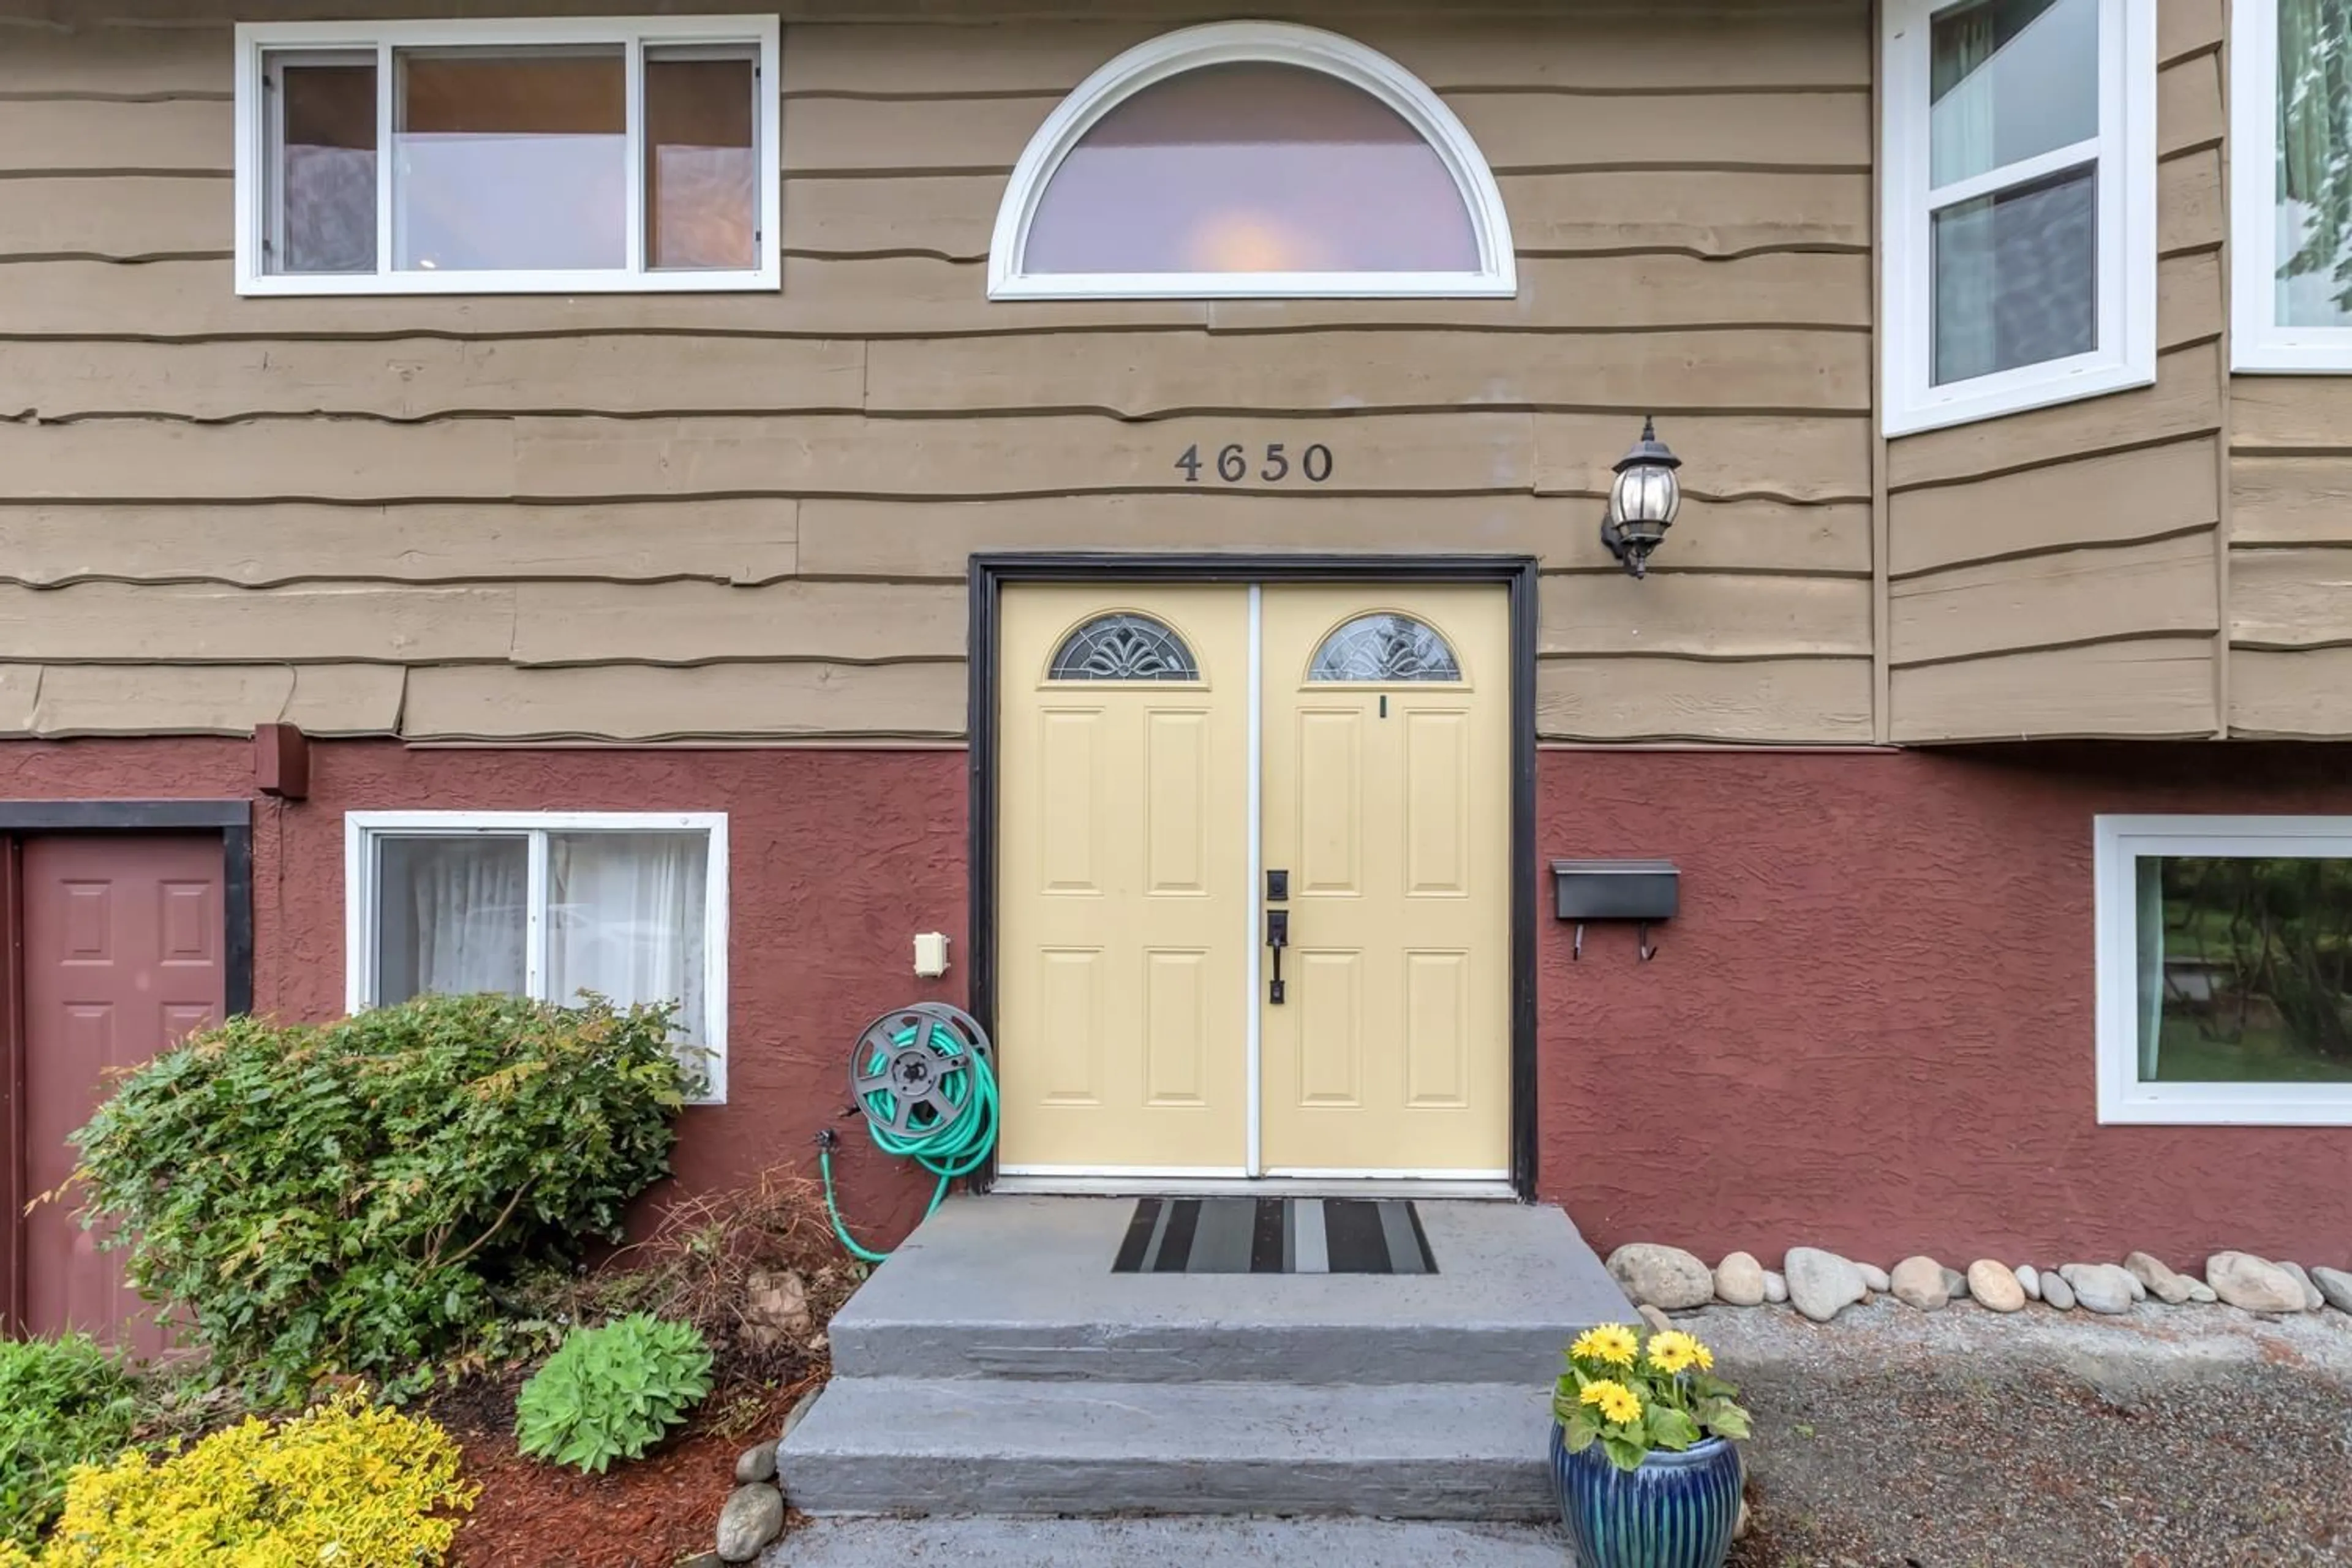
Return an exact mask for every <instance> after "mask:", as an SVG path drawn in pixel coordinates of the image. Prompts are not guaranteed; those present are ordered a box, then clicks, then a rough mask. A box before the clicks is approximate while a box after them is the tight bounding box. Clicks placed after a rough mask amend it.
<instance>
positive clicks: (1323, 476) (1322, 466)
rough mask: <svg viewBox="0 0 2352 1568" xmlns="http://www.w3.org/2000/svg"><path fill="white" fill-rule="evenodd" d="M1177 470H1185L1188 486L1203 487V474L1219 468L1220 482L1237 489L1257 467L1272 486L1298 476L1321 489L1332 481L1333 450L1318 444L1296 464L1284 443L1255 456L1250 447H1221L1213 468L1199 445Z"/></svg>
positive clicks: (1189, 449) (1181, 460)
mask: <svg viewBox="0 0 2352 1568" xmlns="http://www.w3.org/2000/svg"><path fill="white" fill-rule="evenodd" d="M1175 466H1176V467H1177V468H1181V470H1183V474H1184V482H1185V483H1186V484H1188V485H1197V484H1199V483H1200V482H1201V470H1202V468H1208V467H1213V468H1215V470H1216V475H1217V478H1218V479H1223V481H1224V482H1225V483H1227V484H1229V485H1237V484H1240V483H1241V482H1242V481H1243V480H1244V479H1248V478H1249V477H1250V470H1251V468H1252V467H1253V466H1255V468H1256V470H1257V477H1258V478H1259V479H1261V480H1263V481H1265V483H1267V484H1269V485H1278V484H1281V483H1282V482H1283V481H1284V480H1286V479H1291V478H1293V477H1294V476H1296V477H1301V478H1304V479H1306V480H1307V483H1308V484H1310V485H1319V484H1322V483H1323V482H1324V481H1326V480H1327V479H1330V477H1331V448H1330V447H1326V446H1324V445H1323V444H1322V443H1321V442H1319V441H1318V442H1317V443H1316V444H1315V445H1314V446H1312V447H1307V450H1305V451H1304V452H1301V453H1299V454H1298V457H1297V460H1296V461H1295V462H1294V461H1293V460H1292V458H1291V456H1290V449H1289V447H1287V446H1286V444H1285V443H1283V442H1280V441H1269V442H1267V443H1266V444H1265V447H1262V448H1261V449H1260V450H1259V451H1258V452H1256V453H1255V454H1254V453H1252V452H1251V450H1250V448H1249V447H1245V446H1244V445H1243V444H1242V443H1241V442H1239V441H1235V442H1233V443H1232V444H1231V445H1229V446H1225V447H1220V448H1219V449H1218V451H1217V457H1216V461H1215V463H1214V464H1213V465H1212V464H1210V463H1209V462H1208V461H1207V459H1205V458H1202V456H1201V447H1200V444H1199V443H1198V442H1195V443H1193V444H1192V446H1190V447H1185V448H1184V455H1183V456H1182V457H1181V458H1177V459H1176V465H1175Z"/></svg>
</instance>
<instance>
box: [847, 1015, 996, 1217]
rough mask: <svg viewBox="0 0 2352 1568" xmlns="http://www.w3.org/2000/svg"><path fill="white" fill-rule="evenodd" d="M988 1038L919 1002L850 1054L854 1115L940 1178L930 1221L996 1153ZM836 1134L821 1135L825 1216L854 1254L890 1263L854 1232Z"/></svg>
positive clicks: (880, 1024) (863, 1038) (895, 1153)
mask: <svg viewBox="0 0 2352 1568" xmlns="http://www.w3.org/2000/svg"><path fill="white" fill-rule="evenodd" d="M989 1054H990V1053H989V1043H988V1036H987V1034H986V1032H985V1031H983V1030H982V1028H981V1026H980V1025H979V1023H978V1022H977V1021H976V1020H975V1019H973V1017H972V1016H971V1014H969V1013H966V1012H963V1011H961V1009H959V1008H955V1007H950V1006H949V1005H947V1004H945V1003H943V1002H918V1003H915V1004H914V1005H911V1006H907V1007H901V1008H899V1009H898V1011H896V1012H892V1013H885V1014H884V1015H883V1016H880V1017H879V1018H877V1019H875V1020H874V1022H872V1023H871V1024H868V1025H867V1026H866V1028H865V1031H864V1032H863V1033H861V1034H860V1035H859V1036H858V1037H857V1043H856V1045H855V1046H854V1047H851V1049H850V1057H849V1091H850V1093H851V1094H852V1095H853V1096H854V1097H855V1098H856V1105H855V1106H854V1108H853V1109H855V1110H857V1111H859V1112H860V1113H862V1114H863V1115H864V1116H865V1118H866V1136H867V1137H869V1138H871V1139H872V1140H873V1141H874V1146H875V1147H876V1148H877V1149H879V1150H881V1151H882V1152H884V1153H885V1154H888V1155H891V1156H892V1157H894V1158H897V1159H902V1160H912V1161H914V1162H915V1163H917V1164H919V1165H920V1166H921V1167H922V1168H923V1169H924V1170H926V1171H929V1172H930V1173H931V1174H933V1175H935V1176H937V1177H938V1178H939V1179H940V1183H939V1185H938V1186H937V1187H936V1188H934V1189H933V1190H932V1192H931V1201H930V1205H929V1207H927V1208H925V1209H924V1210H923V1217H924V1218H925V1219H929V1217H930V1216H931V1215H933V1214H934V1213H936V1212H937V1211H938V1209H939V1206H940V1201H941V1200H942V1199H944V1198H945V1197H946V1196H947V1195H948V1184H949V1183H950V1182H952V1181H954V1180H955V1179H956V1178H957V1177H958V1176H969V1175H970V1174H971V1173H973V1172H974V1171H977V1170H979V1169H980V1167H981V1165H982V1163H983V1162H984V1161H986V1160H987V1158H988V1153H989V1151H990V1150H991V1149H992V1148H994V1147H995V1146H996V1069H995V1068H994V1067H993V1066H992V1065H991V1063H990V1060H989ZM835 1142H836V1140H835V1136H834V1132H833V1129H831V1128H829V1127H828V1128H826V1129H825V1130H824V1131H823V1132H821V1133H819V1134H818V1135H817V1169H818V1171H819V1172H820V1173H822V1174H823V1176H824V1206H825V1212H826V1213H827V1214H829V1215H832V1216H833V1234H834V1235H835V1236H837V1237H840V1238H841V1245H842V1246H844V1247H847V1248H848V1249H849V1251H850V1255H851V1256H852V1257H855V1258H863V1259H865V1260H866V1262H868V1263H879V1262H881V1261H882V1260H883V1259H885V1258H888V1257H889V1256H890V1255H889V1254H888V1253H887V1252H877V1251H876V1250H874V1249H873V1248H872V1247H866V1246H864V1245H862V1244H861V1243H859V1242H858V1240H857V1239H856V1237H853V1236H851V1235H850V1234H849V1226H848V1225H847V1223H846V1222H845V1221H844V1220H843V1218H842V1217H841V1204H840V1200H839V1199H838V1198H837V1197H836V1196H835V1194H834V1187H833V1150H834V1144H835Z"/></svg>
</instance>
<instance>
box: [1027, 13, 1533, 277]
mask: <svg viewBox="0 0 2352 1568" xmlns="http://www.w3.org/2000/svg"><path fill="white" fill-rule="evenodd" d="M1240 63H1258V64H1271V65H1286V66H1297V67H1300V68H1304V69H1307V70H1314V71H1321V72H1322V73H1323V74H1324V75H1326V76H1330V77H1336V78H1338V79H1339V80H1341V81H1344V82H1347V83H1349V84H1350V85H1351V86H1354V87H1357V88H1360V89H1362V90H1363V91H1365V92H1368V93H1370V94H1371V95H1372V97H1374V98H1376V99H1378V100H1380V101H1381V102H1382V103H1384V104H1386V105H1388V107H1389V108H1391V109H1392V110H1395V111H1396V112H1397V113H1398V114H1399V115H1401V116H1402V117H1403V119H1404V121H1405V123H1406V124H1408V125H1410V126H1412V129H1413V130H1414V131H1415V132H1418V133H1419V134H1420V136H1421V138H1422V139H1423V141H1424V142H1427V143H1428V144H1429V145H1430V147H1431V148H1432V149H1433V151H1434V152H1435V153H1437V155H1438V157H1439V159H1440V160H1442V161H1443V162H1444V165H1445V170H1446V173H1447V174H1451V175H1452V176H1453V178H1454V188H1455V189H1456V190H1458V191H1460V192H1461V194H1462V201H1463V205H1465V206H1466V207H1467V208H1468V209H1469V212H1470V225H1471V228H1472V231H1473V232H1474V233H1475V236H1476V238H1477V242H1478V269H1477V270H1476V271H1475V272H1102V273H1088V272H1060V273H1036V274H1031V273H1027V272H1024V270H1023V269H1022V268H1023V263H1022V257H1023V252H1024V248H1025V247H1026V246H1027V244H1028V241H1029V225H1030V221H1031V220H1032V219H1033V218H1034V217H1035V216H1036V212H1037V203H1038V201H1039V199H1040V198H1042V197H1043V196H1044V195H1045V187H1046V186H1047V185H1048V184H1051V183H1052V181H1053V178H1054V175H1055V173H1056V172H1057V171H1058V170H1059V169H1060V168H1061V166H1062V160H1063V159H1064V158H1066V157H1067V156H1068V155H1069V153H1070V150H1071V149H1072V148H1073V147H1076V145H1077V144H1078V142H1080V141H1081V140H1082V139H1084V137H1085V136H1086V134H1087V132H1089V131H1091V130H1093V129H1094V127H1095V125H1096V124H1097V122H1098V121H1101V119H1102V118H1103V116H1105V115H1107V114H1108V113H1109V112H1110V111H1111V110H1114V109H1117V108H1118V106H1119V105H1120V104H1122V103H1124V102H1126V101H1127V100H1129V99H1130V98H1132V97H1134V96H1135V95H1136V94H1137V93H1139V92H1141V91H1142V90H1143V89H1146V88H1148V87H1151V86H1153V85H1154V84H1156V83H1159V82H1162V81H1166V80H1167V79H1169V78H1171V77H1175V76H1181V75H1182V74H1183V73H1184V72H1186V71H1190V70H1197V69H1200V68H1202V67H1204V66H1215V65H1233V64H1240ZM1518 291H1519V280H1518V260H1517V256H1516V254H1515V253H1514V252H1513V250H1512V247H1511V220H1510V215H1509V214H1508V213H1507V212H1506V211H1505V210H1504V206H1503V192H1502V187H1501V186H1499V185H1497V184H1496V183H1495V175H1494V172H1493V171H1492V170H1491V169H1489V168H1488V167H1487V164H1486V157H1485V155H1484V154H1483V153H1480V152H1479V151H1478V143H1477V142H1476V140H1475V139H1474V138H1473V137H1472V136H1471V134H1470V132H1469V130H1468V128H1467V127H1465V125H1464V124H1463V123H1462V121H1461V120H1460V119H1459V118H1458V117H1456V116H1455V114H1454V111H1453V110H1451V109H1448V108H1447V107H1446V106H1445V102H1444V100H1442V99H1440V98H1439V97H1438V96H1437V95H1436V94H1435V93H1434V92H1432V91H1431V90H1430V89H1428V88H1427V87H1426V86H1424V85H1423V83H1422V81H1421V80H1420V79H1419V78H1417V77H1415V76H1414V75H1413V74H1412V72H1411V71H1408V70H1406V69H1405V68H1403V67H1402V66H1401V65H1399V64H1397V63H1396V61H1394V60H1392V59H1391V58H1388V57H1387V56H1386V55H1384V54H1381V52H1379V51H1378V50H1376V49H1370V48H1367V47H1364V46H1363V45H1361V44H1360V43H1357V42H1356V41H1355V40H1353V39H1352V38H1345V37H1340V36H1339V34H1337V33H1328V32H1325V31H1323V30H1322V29H1320V28H1318V27H1305V26H1297V24H1294V23H1289V22H1212V23H1208V24H1206V25H1204V26H1197V27H1185V28H1181V29H1179V30H1178V31H1176V32H1173V33H1168V34H1163V35H1162V36H1161V37H1157V38H1153V39H1151V40H1150V41H1149V42H1146V43H1142V44H1139V45H1137V46H1136V47H1134V48H1131V49H1129V50H1128V51H1127V52H1126V53H1125V54H1123V55H1121V56H1119V57H1118V58H1117V59H1114V60H1112V61H1111V62H1110V63H1109V64H1108V65H1106V66H1104V67H1103V68H1101V69H1100V70H1097V72H1095V73H1094V75H1092V76H1090V77H1088V78H1087V79H1086V80H1085V81H1083V82H1081V83H1079V84H1078V87H1077V89H1076V91H1074V92H1072V93H1071V94H1070V96H1069V97H1067V98H1066V99H1064V100H1062V101H1061V103H1060V104H1059V105H1058V106H1057V107H1056V108H1055V110H1054V112H1053V113H1052V114H1051V115H1049V116H1048V117H1047V118H1046V121H1045V124H1044V125H1042V126H1040V127H1039V128H1038V130H1037V133H1036V135H1035V136H1034V137H1032V138H1031V139H1030V142H1029V145H1028V147H1027V148H1026V149H1024V151H1023V153H1022V154H1021V161H1020V163H1017V164H1015V165H1014V167H1013V178H1012V181H1011V183H1010V184H1007V185H1006V186H1005V191H1004V201H1003V205H1001V206H1000V207H999V208H998V209H997V214H996V233H995V237H994V238H993V239H992V242H991V243H990V245H989V247H988V297H989V298H990V299H992V300H1103V299H1140V300H1240V299H1249V300H1304V299H1325V300H1328V299H1365V300H1382V299H1407V298H1412V297H1416V296H1440V297H1445V298H1456V299H1467V298H1488V297H1492V298H1502V299H1507V298H1510V297H1512V296H1515V295H1516V294H1517V293H1518Z"/></svg>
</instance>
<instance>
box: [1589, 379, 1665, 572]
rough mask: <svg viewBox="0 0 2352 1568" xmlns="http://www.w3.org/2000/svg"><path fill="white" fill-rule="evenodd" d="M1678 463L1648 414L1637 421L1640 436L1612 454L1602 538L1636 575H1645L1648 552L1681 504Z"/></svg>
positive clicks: (1661, 540) (1658, 541) (1660, 539)
mask: <svg viewBox="0 0 2352 1568" xmlns="http://www.w3.org/2000/svg"><path fill="white" fill-rule="evenodd" d="M1682 466H1683V460H1682V459H1681V458H1677V457H1675V454H1674V452H1673V450H1672V449H1671V448H1670V447H1667V445H1666V444H1665V443H1664V441H1661V440H1659V439H1658V427H1657V423H1656V421H1654V420H1652V419H1647V418H1644V419H1643V421H1642V438H1641V439H1640V440H1638V441H1636V442H1634V443H1633V450H1632V451H1630V452H1627V453H1626V454H1625V455H1624V456H1623V457H1622V458H1618V459H1617V478H1616V480H1615V482H1613V483H1612V484H1611V486H1610V487H1609V510H1608V511H1607V512H1606V513H1605V514H1604V515H1603V516H1602V517H1601V543H1602V544H1603V545H1605V546H1606V547H1607V548H1608V551H1609V553H1610V554H1612V555H1614V556H1615V557H1616V558H1617V560H1618V563H1619V564H1621V565H1622V566H1623V567H1624V568H1625V570H1626V571H1628V572H1630V573H1632V574H1633V575H1634V576H1636V577H1644V576H1647V575H1648V574H1649V570H1650V552H1651V551H1653V550H1655V549H1656V548H1657V547H1658V545H1659V544H1660V543H1661V542H1663V541H1664V539H1665V537H1666V530H1668V529H1669V528H1672V527H1673V526H1674V525H1675V512H1676V511H1677V510H1680V509H1681V507H1682V504H1683V489H1682V484H1681V482H1680V481H1679V480H1677V479H1675V469H1676V468H1681V467H1682Z"/></svg>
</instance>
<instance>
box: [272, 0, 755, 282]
mask: <svg viewBox="0 0 2352 1568" xmlns="http://www.w3.org/2000/svg"><path fill="white" fill-rule="evenodd" d="M778 37H779V30H778V25H777V21H776V18H775V17H774V16H661V17H638V18H630V17H609V18H583V17H550V18H543V19H535V20H529V21H523V20H516V21H430V22H273V23H245V24H240V25H239V26H238V27H237V29H236V287H237V291H238V292H239V293H240V294H423V293H463V294H486V293H509V294H520V293H564V294H571V293H590V292H600V291H602V292H614V291H624V290H661V289H774V288H776V287H778V285H779V280H780V279H782V260H781V258H782V245H781V237H780V235H781V228H782V226H781V224H780V222H779V221H778V218H779V215H778V204H779V202H780V200H781V196H780V191H781V183H780V181H779V179H778V173H777V172H778V169H779V166H780V165H779V162H778V150H777V143H778V137H779V134H780V128H779V123H778V121H779V119H780V107H781V102H782V100H781V99H780V97H779V95H778V92H777V90H776V82H777V74H776V70H777V66H776V62H777V50H778Z"/></svg>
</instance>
